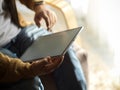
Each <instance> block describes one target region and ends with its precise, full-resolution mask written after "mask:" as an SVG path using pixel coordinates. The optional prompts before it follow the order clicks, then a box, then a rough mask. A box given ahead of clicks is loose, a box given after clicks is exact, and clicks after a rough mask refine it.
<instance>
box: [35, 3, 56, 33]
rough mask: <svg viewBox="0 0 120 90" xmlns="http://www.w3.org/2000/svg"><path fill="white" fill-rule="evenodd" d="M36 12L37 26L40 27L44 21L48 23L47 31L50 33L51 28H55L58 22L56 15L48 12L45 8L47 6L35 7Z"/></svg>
mask: <svg viewBox="0 0 120 90" xmlns="http://www.w3.org/2000/svg"><path fill="white" fill-rule="evenodd" d="M34 11H35V17H34V21H35V23H36V25H37V26H38V27H40V26H41V21H42V19H44V20H45V22H46V26H47V30H48V31H49V30H51V28H52V27H53V26H54V24H55V23H56V20H57V18H56V14H55V13H54V12H52V11H50V10H48V9H47V8H46V7H45V4H42V5H37V6H35V7H34Z"/></svg>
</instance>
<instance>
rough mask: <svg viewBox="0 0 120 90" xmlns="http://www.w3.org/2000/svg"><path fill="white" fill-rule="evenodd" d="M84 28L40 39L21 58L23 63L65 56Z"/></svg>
mask: <svg viewBox="0 0 120 90" xmlns="http://www.w3.org/2000/svg"><path fill="white" fill-rule="evenodd" d="M82 28H83V27H78V28H73V29H69V30H65V31H61V32H57V33H53V34H49V35H45V36H40V37H38V38H37V39H36V40H35V41H34V42H33V44H32V45H31V46H30V47H29V48H28V49H27V50H26V51H25V52H24V54H23V55H22V56H21V59H22V60H23V61H28V62H31V61H34V60H38V59H40V58H44V57H46V56H51V57H54V56H60V55H64V54H65V52H66V50H67V49H68V47H69V46H70V45H71V44H72V42H73V41H74V40H75V38H76V36H77V35H78V33H79V32H80V31H81V30H82Z"/></svg>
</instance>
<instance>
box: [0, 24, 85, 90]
mask: <svg viewBox="0 0 120 90" xmlns="http://www.w3.org/2000/svg"><path fill="white" fill-rule="evenodd" d="M47 34H51V33H49V32H48V31H47V30H45V29H43V28H42V27H41V28H38V27H36V26H35V25H31V26H28V27H26V28H23V29H22V30H21V32H20V33H19V35H17V36H16V37H15V38H14V39H13V40H12V41H11V42H10V43H9V44H7V45H5V46H4V47H3V48H5V49H7V50H8V51H10V52H11V53H12V55H11V54H10V53H9V54H10V55H9V56H12V57H18V58H19V57H20V56H21V55H22V54H23V53H24V52H25V50H26V49H27V48H28V47H29V46H30V45H31V44H32V43H33V41H34V40H35V39H36V38H37V37H40V36H43V35H47ZM1 51H2V50H1ZM3 51H4V50H3ZM53 76H54V80H55V83H56V85H57V89H58V90H87V87H86V80H85V77H84V74H83V71H82V68H81V64H80V62H79V60H78V58H77V57H76V55H75V52H74V51H73V49H72V47H70V48H69V50H68V51H67V53H66V54H65V58H64V61H63V63H62V65H61V66H60V67H59V68H58V69H56V70H55V71H54V72H53ZM7 85H8V86H9V84H7ZM10 85H11V84H10ZM23 85H25V86H23ZM0 86H1V85H0ZM3 86H4V85H3ZM12 86H13V87H16V88H15V89H14V88H12V89H8V90H19V88H20V90H44V88H43V86H42V83H41V81H40V78H38V77H35V78H32V79H29V80H27V81H26V80H20V81H18V82H16V83H14V84H12ZM17 86H19V87H17ZM17 88H18V89H17ZM5 90H6V89H5Z"/></svg>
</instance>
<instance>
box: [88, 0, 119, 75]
mask: <svg viewBox="0 0 120 90" xmlns="http://www.w3.org/2000/svg"><path fill="white" fill-rule="evenodd" d="M87 25H88V28H89V29H92V30H94V31H96V32H97V33H98V35H99V37H100V38H102V40H103V39H105V40H106V41H107V42H108V45H109V47H110V48H111V50H113V51H114V60H113V61H114V66H115V67H116V68H118V69H117V72H119V73H120V70H119V68H120V40H119V39H120V33H119V31H120V0H89V7H88V13H87Z"/></svg>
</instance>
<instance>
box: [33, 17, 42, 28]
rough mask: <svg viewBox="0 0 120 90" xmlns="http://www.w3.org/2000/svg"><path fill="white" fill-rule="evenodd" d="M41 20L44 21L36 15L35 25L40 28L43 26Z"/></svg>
mask: <svg viewBox="0 0 120 90" xmlns="http://www.w3.org/2000/svg"><path fill="white" fill-rule="evenodd" d="M41 20H42V18H41V17H40V16H37V15H35V18H34V21H35V24H36V25H37V26H38V27H40V26H41Z"/></svg>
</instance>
